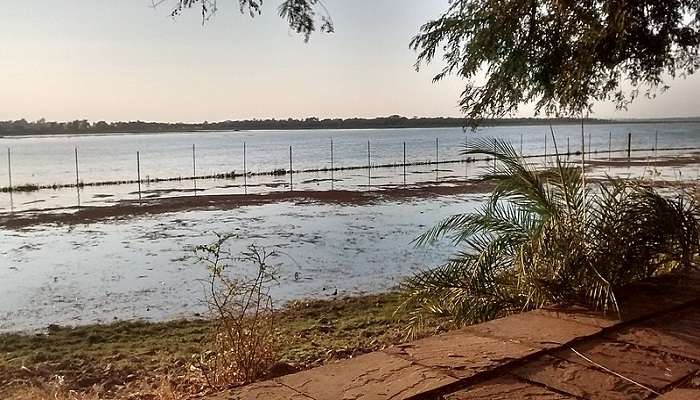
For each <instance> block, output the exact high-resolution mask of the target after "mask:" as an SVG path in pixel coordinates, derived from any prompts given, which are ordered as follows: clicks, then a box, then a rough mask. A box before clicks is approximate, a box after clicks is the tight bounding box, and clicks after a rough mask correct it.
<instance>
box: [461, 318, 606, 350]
mask: <svg viewBox="0 0 700 400" xmlns="http://www.w3.org/2000/svg"><path fill="white" fill-rule="evenodd" d="M462 331H466V332H473V333H474V334H476V335H481V336H488V337H496V338H500V339H504V340H508V341H512V342H515V343H521V344H524V345H533V346H536V347H539V348H542V349H550V348H554V347H559V346H560V345H562V344H565V343H569V342H571V341H572V340H575V339H578V338H581V337H586V336H590V335H594V334H596V333H599V332H600V331H601V328H599V327H596V326H592V325H584V324H580V323H578V322H574V321H570V320H566V319H558V318H552V317H549V316H546V315H543V314H541V313H538V312H533V311H531V312H526V313H522V314H515V315H511V316H508V317H506V318H501V319H496V320H493V321H489V322H486V323H483V324H479V325H474V326H470V327H468V328H464V329H463V330H462Z"/></svg>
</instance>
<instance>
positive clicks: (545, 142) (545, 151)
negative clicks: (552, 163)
mask: <svg viewBox="0 0 700 400" xmlns="http://www.w3.org/2000/svg"><path fill="white" fill-rule="evenodd" d="M544 167H545V168H547V134H546V133H545V134H544Z"/></svg>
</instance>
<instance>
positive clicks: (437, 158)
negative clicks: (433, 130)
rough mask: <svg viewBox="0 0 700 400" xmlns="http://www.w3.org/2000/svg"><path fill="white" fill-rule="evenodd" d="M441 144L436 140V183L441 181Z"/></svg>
mask: <svg viewBox="0 0 700 400" xmlns="http://www.w3.org/2000/svg"><path fill="white" fill-rule="evenodd" d="M439 143H440V142H439V141H438V138H435V182H438V181H439V180H440V176H439V174H440V150H439V149H440V144H439Z"/></svg>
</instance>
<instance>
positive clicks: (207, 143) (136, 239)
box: [0, 123, 700, 331]
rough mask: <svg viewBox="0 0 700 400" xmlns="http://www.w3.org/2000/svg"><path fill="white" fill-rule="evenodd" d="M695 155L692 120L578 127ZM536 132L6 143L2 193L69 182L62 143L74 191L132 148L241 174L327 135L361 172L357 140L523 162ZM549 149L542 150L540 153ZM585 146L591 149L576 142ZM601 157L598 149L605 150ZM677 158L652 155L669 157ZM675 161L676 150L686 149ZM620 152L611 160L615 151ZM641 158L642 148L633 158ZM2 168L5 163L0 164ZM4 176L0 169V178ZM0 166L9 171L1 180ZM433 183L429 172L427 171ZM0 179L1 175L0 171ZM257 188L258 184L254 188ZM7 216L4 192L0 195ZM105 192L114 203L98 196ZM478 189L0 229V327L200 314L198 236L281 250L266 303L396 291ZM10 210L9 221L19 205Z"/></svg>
mask: <svg viewBox="0 0 700 400" xmlns="http://www.w3.org/2000/svg"><path fill="white" fill-rule="evenodd" d="M555 130H556V134H557V140H558V145H559V150H560V151H565V147H566V139H567V138H570V143H571V150H572V151H574V150H575V148H574V142H576V143H579V145H577V146H576V148H579V146H580V127H576V126H558V127H555ZM657 130H658V132H659V134H658V137H659V148H661V149H664V148H676V147H700V124H697V123H678V124H665V125H653V124H635V125H633V124H627V125H610V126H605V125H595V126H588V127H586V131H587V133H588V132H590V133H591V137H592V140H591V143H590V145H591V150H592V151H599V152H601V153H600V154H599V155H597V157H598V158H607V156H608V155H607V149H608V137H609V136H608V135H609V132H611V131H612V132H613V144H612V147H613V149H615V148H617V149H622V148H625V147H626V140H627V132H632V133H633V143H632V145H633V148H652V147H654V141H655V135H656V131H657ZM545 132H548V127H532V126H528V127H499V128H487V129H483V130H481V131H479V132H477V133H471V132H467V133H465V132H464V131H462V130H461V129H396V130H361V131H291V132H279V131H275V132H273V131H267V132H208V133H197V134H162V135H150V134H149V135H146V134H144V135H110V136H86V137H82V136H80V137H78V136H75V137H72V136H71V137H65V136H53V137H28V138H3V139H0V145H1V146H6V147H10V148H11V151H12V173H13V183H14V184H15V185H19V184H23V183H35V184H50V183H54V182H57V183H70V182H71V179H75V175H74V174H75V171H74V169H73V168H74V159H73V157H74V153H73V151H74V148H75V147H76V146H77V147H78V149H79V157H80V159H79V160H80V173H81V177H82V179H83V180H84V181H86V182H88V181H97V180H114V179H128V178H129V177H130V175H135V152H136V151H137V150H138V151H140V152H141V162H142V164H141V165H142V176H146V175H150V176H152V177H153V176H159V177H164V176H178V174H181V175H183V176H186V175H187V174H188V173H191V172H190V168H191V156H192V154H191V146H192V143H195V144H196V149H197V165H198V167H197V168H198V174H200V173H201V174H208V173H218V172H224V171H230V170H237V171H239V170H241V169H242V144H243V141H245V142H246V146H247V149H248V157H247V158H248V159H247V163H248V166H249V169H250V170H251V171H266V170H270V169H275V168H284V167H285V163H288V159H287V157H288V152H289V146H290V145H291V146H293V149H294V163H295V165H294V168H295V169H306V168H323V167H329V166H330V149H329V145H330V138H333V141H334V150H335V154H334V158H335V165H336V166H350V165H362V164H363V163H366V162H367V159H366V157H367V153H366V149H367V140H370V142H371V151H372V163H373V164H384V163H394V162H401V161H402V157H403V154H402V151H403V142H404V141H405V142H406V147H407V158H408V161H409V162H410V161H428V160H434V157H435V138H436V137H437V138H438V140H439V146H440V147H439V157H440V159H441V160H446V159H459V158H460V156H459V154H458V152H459V150H461V148H462V146H463V144H464V140H465V136H466V135H469V136H468V140H474V139H475V138H478V137H500V138H505V139H509V140H511V141H512V142H513V143H514V145H515V147H516V148H519V146H520V137H521V133H522V134H523V138H524V141H523V151H524V152H525V153H526V154H528V153H529V154H541V153H543V152H544V135H545ZM551 145H552V144H551V141H550V143H548V146H549V149H548V151H549V152H551V151H552V150H551ZM587 146H588V144H587ZM602 152H604V154H603V153H602ZM682 153H684V152H678V151H675V152H660V153H659V155H660V156H661V155H665V156H668V155H670V156H674V155H678V154H682ZM685 153H687V152H685ZM621 155H622V154H621V153H620V154H617V156H621ZM633 155H634V156H635V157H639V156H641V157H653V156H654V153H653V152H643V153H634V154H633ZM5 165H6V164H5ZM489 165H490V164H489V163H480V164H446V165H441V166H440V168H439V171H435V166H415V167H410V168H409V169H408V174H409V176H408V183H411V184H413V183H420V182H423V181H434V180H436V179H437V180H448V179H457V178H464V177H465V175H466V176H469V177H472V178H473V177H475V176H476V174H477V173H479V172H480V171H481V170H483V169H487V168H488V166H489ZM644 169H645V168H644V167H632V168H629V167H615V168H612V169H610V168H607V167H606V168H598V169H596V170H594V174H595V175H599V176H604V175H606V174H611V175H617V176H640V175H641V174H643V173H644ZM659 171H660V172H661V175H662V176H663V177H665V178H667V179H675V178H679V177H680V176H681V175H682V176H683V178H684V179H696V178H697V175H698V174H699V173H700V171H698V166H697V165H685V166H673V167H664V168H660V169H659ZM2 172H3V171H0V174H1V173H2ZM4 172H7V171H6V170H5V171H4ZM436 173H437V175H438V176H436ZM336 174H337V175H336V176H335V178H336V179H337V181H336V182H335V188H345V189H351V190H366V189H367V184H368V179H367V173H366V171H362V170H358V171H343V172H337V173H336ZM0 176H1V175H0ZM256 179H257V181H256ZM287 179H288V177H284V176H283V177H270V176H265V177H259V178H255V179H253V180H252V182H249V183H251V184H252V185H255V184H259V186H253V187H250V188H249V191H251V192H264V191H270V190H289V188H288V187H287V186H285V185H287ZM294 179H295V180H297V179H298V181H295V189H297V188H299V189H315V190H329V189H330V182H329V181H327V180H326V179H327V174H326V173H321V172H319V173H308V174H299V175H298V176H297V175H295V178H294ZM402 179H403V176H402V168H387V169H377V170H372V180H371V181H369V182H371V184H372V185H373V186H374V185H376V186H382V185H389V184H399V183H400V182H402ZM240 183H241V182H235V181H233V182H231V181H226V180H211V181H209V180H207V181H202V182H199V181H198V183H197V185H198V187H199V188H201V189H204V193H206V194H214V193H241V191H242V190H243V188H242V187H241V186H240ZM190 184H191V182H169V183H167V184H166V183H164V184H162V185H160V186H157V187H155V188H154V187H151V188H144V190H145V191H147V190H152V191H157V192H158V195H160V196H171V195H183V194H186V195H189V194H191V193H188V192H182V191H181V190H182V189H186V188H187V187H188V186H189V185H190ZM75 195H76V191H75V189H72V190H71V189H65V190H41V191H38V192H33V193H26V194H21V193H15V194H14V199H13V202H14V209H15V211H16V212H21V210H22V209H26V208H42V207H65V206H73V205H74V204H75ZM2 196H4V197H2V198H1V199H0V200H1V201H2V202H3V207H4V208H5V211H7V210H8V208H9V198H8V195H7V194H2ZM105 196H111V197H105ZM135 196H136V194H135V193H134V188H133V187H132V185H120V186H104V187H94V188H85V189H84V190H82V191H81V197H82V199H83V202H84V203H85V204H94V205H104V204H109V203H110V202H113V201H116V200H119V199H133V198H135ZM485 196H486V195H485V194H464V195H457V196H443V197H437V198H430V199H410V200H402V201H383V202H380V203H377V204H368V205H339V204H293V203H279V204H268V205H263V206H249V207H241V208H237V209H233V210H225V211H222V210H206V211H203V210H196V211H186V212H178V213H170V214H161V215H157V216H146V217H138V218H132V219H128V220H119V221H111V220H107V221H104V222H100V223H93V224H86V225H83V224H81V225H73V226H67V225H38V226H33V227H30V228H27V229H22V230H3V231H2V232H0V234H1V235H2V240H0V293H2V295H1V296H2V297H1V298H0V300H1V301H0V331H15V330H30V329H39V328H43V327H46V326H47V325H48V324H51V323H57V324H85V323H92V322H107V321H111V320H113V319H133V318H143V319H149V320H161V319H168V318H174V317H183V316H184V317H187V316H192V315H194V314H195V313H200V312H202V311H203V309H204V308H203V306H202V304H201V303H200V300H201V299H202V295H203V289H202V285H201V279H202V278H203V277H205V276H206V272H205V269H204V267H203V266H201V265H197V264H195V263H194V262H193V260H192V259H191V257H190V256H191V250H190V249H191V248H192V247H193V246H196V245H199V244H205V243H209V242H211V241H212V240H213V239H214V238H215V235H214V232H218V233H229V232H233V233H236V234H238V238H237V239H235V240H232V241H231V242H230V244H229V246H230V250H231V251H232V252H233V253H236V252H239V251H241V250H243V249H245V247H246V246H248V245H250V244H258V245H262V246H266V247H268V248H276V249H278V250H279V251H280V256H279V257H278V258H277V259H276V260H275V261H276V262H277V263H279V264H280V268H281V274H282V275H281V279H280V284H279V285H278V286H276V287H275V288H274V290H273V296H274V298H275V299H277V301H279V302H284V301H286V300H291V299H297V298H301V297H307V296H313V297H321V298H326V297H328V298H330V297H333V293H335V292H336V291H337V293H338V295H346V294H356V293H365V292H376V291H381V290H387V289H389V288H392V287H394V286H396V285H397V284H398V283H399V282H400V281H401V279H402V278H403V277H405V276H408V275H410V274H412V273H414V272H415V271H417V270H420V269H425V268H429V267H433V266H436V265H439V264H440V263H442V262H444V261H445V260H447V258H448V257H449V256H450V254H452V253H453V251H454V248H452V247H451V245H450V243H448V242H440V243H437V244H436V245H435V246H431V247H425V248H415V247H414V246H413V245H412V244H411V241H412V240H413V239H414V238H415V237H416V236H418V235H419V234H421V233H422V232H424V231H425V230H426V229H427V228H428V227H430V226H432V225H433V224H435V223H436V222H437V221H439V220H440V219H441V218H443V217H446V216H448V215H452V214H455V213H459V212H469V211H471V210H473V209H474V208H475V207H477V206H478V205H479V204H481V202H482V201H483V199H484V198H485ZM18 210H19V211H18Z"/></svg>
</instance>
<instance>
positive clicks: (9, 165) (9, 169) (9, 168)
mask: <svg viewBox="0 0 700 400" xmlns="http://www.w3.org/2000/svg"><path fill="white" fill-rule="evenodd" d="M10 160H11V156H10V148H9V147H8V148H7V179H8V182H9V185H10V186H9V189H10V212H14V211H15V202H14V199H13V196H12V162H11V161H10Z"/></svg>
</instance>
